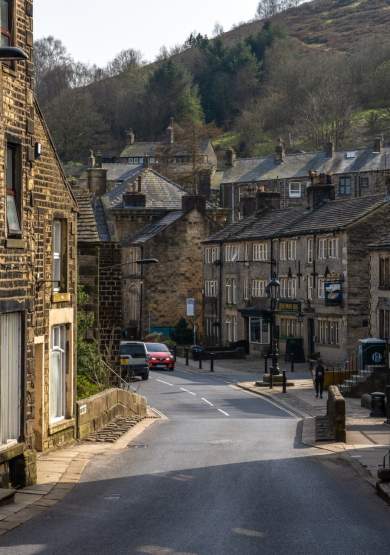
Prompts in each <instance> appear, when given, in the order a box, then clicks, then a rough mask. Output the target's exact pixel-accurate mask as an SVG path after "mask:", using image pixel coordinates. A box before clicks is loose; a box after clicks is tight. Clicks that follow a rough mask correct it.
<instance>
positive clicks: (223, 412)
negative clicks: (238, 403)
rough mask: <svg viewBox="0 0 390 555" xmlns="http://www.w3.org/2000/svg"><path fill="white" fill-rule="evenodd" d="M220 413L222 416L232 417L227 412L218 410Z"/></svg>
mask: <svg viewBox="0 0 390 555" xmlns="http://www.w3.org/2000/svg"><path fill="white" fill-rule="evenodd" d="M218 411H219V412H221V413H222V414H224V415H225V416H230V414H228V413H227V412H225V411H224V410H222V409H218Z"/></svg>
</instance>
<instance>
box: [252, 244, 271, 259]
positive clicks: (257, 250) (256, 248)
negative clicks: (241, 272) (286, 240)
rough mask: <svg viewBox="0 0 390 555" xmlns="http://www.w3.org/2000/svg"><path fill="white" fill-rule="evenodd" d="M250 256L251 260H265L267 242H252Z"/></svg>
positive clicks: (266, 256)
mask: <svg viewBox="0 0 390 555" xmlns="http://www.w3.org/2000/svg"><path fill="white" fill-rule="evenodd" d="M252 256H253V262H266V261H267V260H268V243H267V242H266V241H262V242H259V243H253V249H252Z"/></svg>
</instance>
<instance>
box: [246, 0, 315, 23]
mask: <svg viewBox="0 0 390 555" xmlns="http://www.w3.org/2000/svg"><path fill="white" fill-rule="evenodd" d="M303 1H304V0H260V2H259V3H258V6H257V10H256V17H258V18H259V19H266V18H269V17H272V16H274V15H276V14H277V13H279V12H283V11H284V10H288V9H289V8H295V7H297V6H299V4H301V3H302V2H303Z"/></svg>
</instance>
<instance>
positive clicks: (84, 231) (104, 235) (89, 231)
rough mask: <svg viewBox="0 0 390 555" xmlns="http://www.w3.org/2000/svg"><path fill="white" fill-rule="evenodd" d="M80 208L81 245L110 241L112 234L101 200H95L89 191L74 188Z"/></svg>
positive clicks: (79, 233)
mask: <svg viewBox="0 0 390 555" xmlns="http://www.w3.org/2000/svg"><path fill="white" fill-rule="evenodd" d="M73 193H74V196H75V198H76V200H77V204H78V206H79V214H78V219H77V234H78V238H77V240H78V241H79V242H81V243H83V242H86V243H96V242H98V241H110V234H109V232H108V227H107V223H106V218H105V215H104V210H103V207H102V204H101V202H100V199H94V198H93V196H92V195H91V193H90V192H89V191H88V190H87V189H83V188H82V187H74V188H73Z"/></svg>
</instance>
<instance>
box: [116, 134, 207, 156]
mask: <svg viewBox="0 0 390 555" xmlns="http://www.w3.org/2000/svg"><path fill="white" fill-rule="evenodd" d="M210 144H211V141H210V140H209V139H203V140H201V141H199V144H198V149H199V153H200V154H207V151H208V148H209V146H210ZM167 147H168V148H169V152H170V153H171V154H174V155H176V156H188V155H190V150H191V149H190V148H189V147H186V146H185V145H183V144H180V143H174V144H172V145H171V144H168V143H166V142H164V141H161V142H157V141H150V142H135V143H134V144H133V145H127V146H126V147H125V148H124V149H123V150H122V152H121V154H120V158H131V157H141V158H142V157H144V156H146V157H148V156H152V157H156V156H157V155H158V154H159V153H160V152H162V150H163V149H164V148H167Z"/></svg>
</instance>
